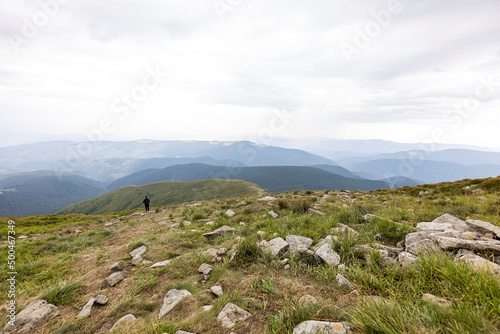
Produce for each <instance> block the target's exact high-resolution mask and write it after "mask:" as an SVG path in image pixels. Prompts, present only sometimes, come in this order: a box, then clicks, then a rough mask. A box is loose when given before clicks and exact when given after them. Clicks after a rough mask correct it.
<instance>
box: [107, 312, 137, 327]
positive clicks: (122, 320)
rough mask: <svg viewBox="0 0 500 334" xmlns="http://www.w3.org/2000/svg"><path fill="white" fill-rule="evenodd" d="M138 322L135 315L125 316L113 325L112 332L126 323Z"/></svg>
mask: <svg viewBox="0 0 500 334" xmlns="http://www.w3.org/2000/svg"><path fill="white" fill-rule="evenodd" d="M136 320H137V318H136V317H135V316H134V315H133V314H127V315H126V316H123V317H121V318H120V319H118V321H117V322H116V323H115V324H114V325H113V327H111V330H113V329H115V328H116V327H118V326H119V325H120V324H123V323H125V322H132V321H136Z"/></svg>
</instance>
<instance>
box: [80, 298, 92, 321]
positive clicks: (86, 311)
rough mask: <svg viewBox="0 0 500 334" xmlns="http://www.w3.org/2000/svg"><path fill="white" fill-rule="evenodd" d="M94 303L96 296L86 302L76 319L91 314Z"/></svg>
mask: <svg viewBox="0 0 500 334" xmlns="http://www.w3.org/2000/svg"><path fill="white" fill-rule="evenodd" d="M94 303H95V298H92V299H91V300H89V301H88V303H87V304H85V306H84V307H83V308H82V310H81V311H80V313H78V315H77V316H76V319H80V318H85V317H88V316H89V315H90V311H91V310H92V306H94Z"/></svg>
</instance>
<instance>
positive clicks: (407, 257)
mask: <svg viewBox="0 0 500 334" xmlns="http://www.w3.org/2000/svg"><path fill="white" fill-rule="evenodd" d="M417 260H418V256H416V255H413V254H412V253H408V252H401V253H399V255H398V262H399V264H400V265H401V266H402V267H408V266H409V265H411V264H412V263H414V262H416V261H417Z"/></svg>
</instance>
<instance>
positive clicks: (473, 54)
mask: <svg viewBox="0 0 500 334" xmlns="http://www.w3.org/2000/svg"><path fill="white" fill-rule="evenodd" d="M499 13H500V1H498V0H481V1H469V0H467V1H464V0H441V1H426V0H422V1H416V0H389V1H379V0H359V1H349V0H339V1H337V0H331V1H324V0H308V1H298V0H273V1H263V0H251V1H250V0H169V1H165V0H142V1H132V0H106V1H102V0H101V1H97V0H85V1H83V0H40V1H28V0H2V2H0V113H1V114H0V115H1V123H0V146H7V145H14V144H20V143H28V142H34V141H46V140H59V139H70V140H75V141H85V140H135V139H142V138H148V139H155V140H171V139H177V140H251V141H256V142H262V143H265V142H268V141H269V140H271V139H272V138H295V139H299V140H300V139H301V138H304V139H305V138H339V139H384V140H391V141H396V142H408V143H414V142H436V143H458V144H464V145H476V146H484V147H500V131H499V130H498V129H500V113H499V111H500V19H499V15H500V14H499Z"/></svg>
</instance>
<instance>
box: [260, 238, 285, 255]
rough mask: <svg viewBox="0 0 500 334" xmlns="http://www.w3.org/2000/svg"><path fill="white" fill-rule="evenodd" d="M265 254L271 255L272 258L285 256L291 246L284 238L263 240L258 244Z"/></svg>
mask: <svg viewBox="0 0 500 334" xmlns="http://www.w3.org/2000/svg"><path fill="white" fill-rule="evenodd" d="M257 246H259V247H260V248H261V249H262V250H263V251H264V252H266V253H269V254H271V255H272V256H278V255H282V254H284V253H285V252H286V251H287V250H288V248H289V247H290V245H289V244H288V242H286V241H285V240H283V238H275V239H273V240H271V241H269V242H268V241H266V240H262V241H261V242H259V243H258V244H257Z"/></svg>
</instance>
